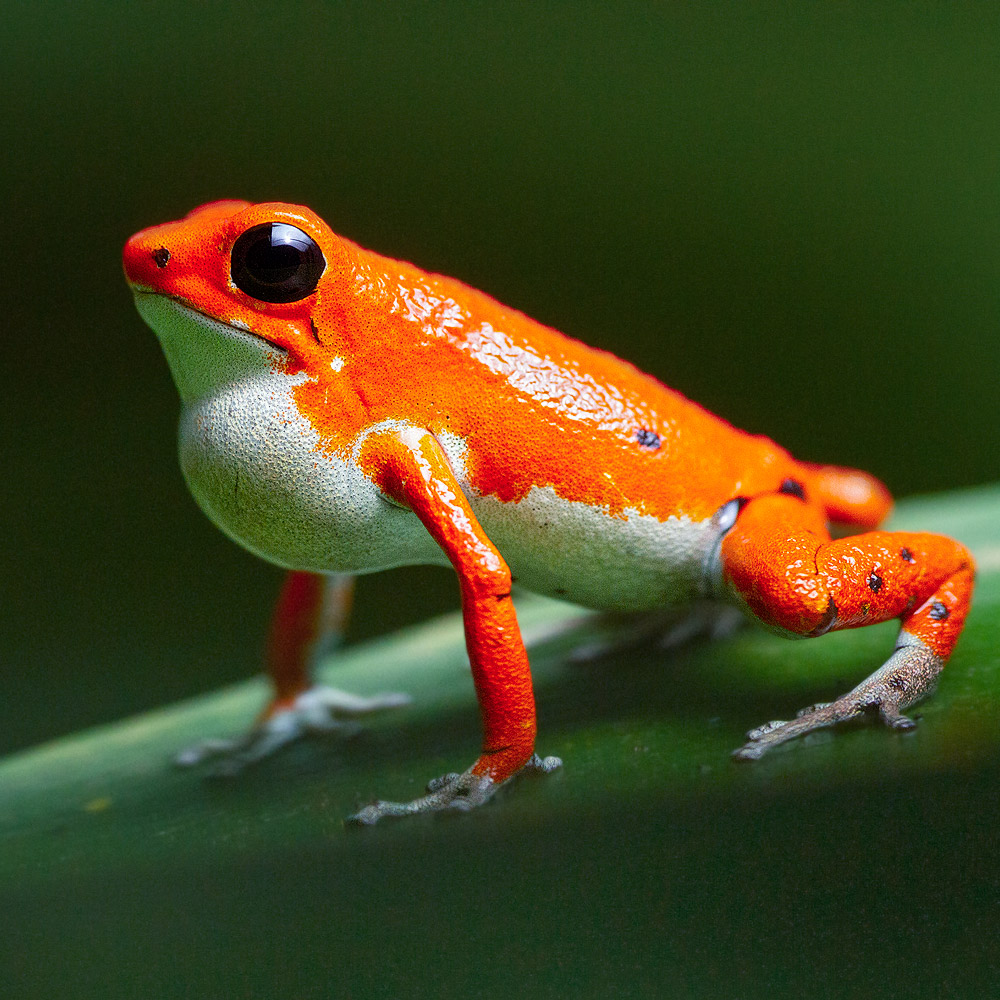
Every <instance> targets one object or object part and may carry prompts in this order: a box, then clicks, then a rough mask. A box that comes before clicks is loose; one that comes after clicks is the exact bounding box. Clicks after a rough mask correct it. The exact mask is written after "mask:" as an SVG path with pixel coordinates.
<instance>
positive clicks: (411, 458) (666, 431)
mask: <svg viewBox="0 0 1000 1000" xmlns="http://www.w3.org/2000/svg"><path fill="white" fill-rule="evenodd" d="M274 222H287V223H290V224H291V225H294V226H296V227H298V228H299V229H301V230H303V231H304V232H306V233H307V234H309V235H310V236H311V237H312V238H313V240H315V242H316V244H317V245H318V246H319V248H320V249H321V251H322V253H323V256H324V258H325V260H326V268H325V271H324V272H323V274H322V276H321V278H320V280H319V283H318V285H317V286H316V289H315V291H313V292H312V293H311V294H309V295H307V296H306V297H305V298H303V299H300V300H299V301H296V302H290V303H277V304H275V303H269V302H261V301H258V300H256V299H254V298H252V297H251V296H249V295H247V294H246V293H244V292H243V291H241V290H240V289H239V288H237V287H236V286H235V284H234V283H233V281H232V279H231V276H230V254H231V251H232V247H233V244H234V243H235V241H236V240H237V238H238V237H239V236H240V235H241V234H243V233H244V232H246V231H247V230H248V229H250V228H251V227H253V226H255V225H258V224H263V223H274ZM125 267H126V272H127V275H128V278H129V281H130V282H131V283H132V285H133V287H134V288H136V289H137V290H146V291H153V292H156V293H159V294H161V295H165V296H168V297H171V298H175V299H177V300H178V301H180V302H182V303H183V304H185V305H187V306H188V307H190V308H192V309H195V310H196V311H198V312H201V313H203V314H205V315H206V316H208V317H210V318H212V319H215V320H220V321H222V322H224V323H228V324H231V325H232V326H234V327H237V328H239V329H244V330H249V331H251V332H252V333H253V334H255V335H256V336H258V337H261V338H263V339H264V340H266V341H268V342H270V343H271V344H273V345H275V346H277V347H279V348H281V349H282V350H283V351H285V352H286V356H285V357H283V358H281V359H280V360H278V361H275V362H274V364H275V365H276V367H277V366H280V368H281V371H282V372H285V373H286V374H293V375H294V374H299V373H304V374H305V376H306V377H305V379H304V380H303V381H301V383H299V384H298V385H296V386H295V387H294V389H293V393H294V400H295V404H296V406H297V408H298V410H299V411H300V412H301V413H302V414H303V415H304V416H305V417H306V419H307V421H308V423H309V425H310V426H311V428H312V429H313V430H314V431H315V432H316V434H317V436H318V440H319V445H318V447H319V448H320V450H321V451H323V452H326V453H328V454H330V455H336V456H338V457H339V458H340V459H342V460H344V461H348V462H356V463H357V465H358V466H359V467H360V469H361V470H362V471H363V472H364V474H365V475H366V476H367V478H368V479H369V480H370V481H371V482H373V483H375V484H376V485H377V486H378V487H379V488H380V489H381V491H382V493H383V494H384V496H386V497H387V498H389V499H391V500H392V501H394V502H396V503H398V504H401V505H402V506H404V507H408V508H409V509H410V510H412V511H413V513H414V514H416V516H417V517H418V518H419V519H420V521H421V522H422V523H423V525H424V526H425V527H426V529H427V531H428V532H429V533H430V534H431V536H432V537H433V538H434V539H435V541H436V542H437V543H438V545H440V547H441V548H442V550H443V551H444V552H445V553H446V554H447V556H448V558H449V559H450V561H451V562H452V564H453V565H454V567H455V570H456V572H457V574H458V577H459V580H460V584H461V590H462V602H463V613H464V617H465V628H466V640H467V647H468V651H469V658H470V662H471V665H472V670H473V677H474V680H475V683H476V690H477V694H478V697H479V703H480V708H481V711H482V716H483V724H484V742H483V752H482V754H481V756H480V757H479V759H478V760H477V762H476V763H475V765H474V766H473V768H472V769H471V773H472V774H473V775H480V776H486V777H489V778H491V779H492V780H493V781H495V782H497V783H499V782H502V781H504V780H506V779H507V778H508V777H510V776H511V775H512V774H514V773H516V772H517V771H518V770H519V769H520V768H521V767H522V766H523V765H524V764H525V762H526V761H527V760H528V758H529V756H530V755H531V753H532V750H533V746H534V736H535V709H534V698H533V694H532V687H531V676H530V670H529V666H528V660H527V656H526V654H525V651H524V646H523V643H522V642H521V639H520V634H519V631H518V626H517V620H516V617H515V614H514V609H513V605H512V604H511V601H510V585H511V578H510V571H509V569H508V568H507V565H506V563H505V562H504V560H503V558H502V557H501V555H500V553H499V552H498V551H497V549H496V548H495V547H494V546H493V544H492V542H491V541H490V539H489V538H488V537H487V536H486V534H485V533H484V531H483V529H482V528H481V527H480V525H479V524H478V523H477V521H476V517H475V515H474V513H473V510H472V506H471V504H470V501H469V498H468V497H467V496H466V492H465V490H464V489H463V486H461V485H459V483H458V480H457V478H456V475H455V472H454V470H453V469H452V467H451V465H450V463H449V460H448V458H447V456H446V454H445V452H444V450H443V449H442V446H441V444H440V440H441V439H442V438H444V437H445V436H446V435H450V436H451V437H452V438H454V439H457V440H459V441H460V442H462V443H463V445H464V448H465V452H464V458H463V461H464V474H465V478H466V484H464V485H465V486H466V489H468V491H469V492H471V493H472V494H474V495H478V496H481V497H494V498H496V499H497V500H498V501H501V502H502V503H506V504H510V503H516V502H518V501H520V500H523V499H524V498H525V497H526V496H527V495H528V493H529V492H530V491H531V490H532V488H534V487H550V488H551V489H552V490H553V491H554V492H555V494H556V495H557V496H559V497H561V498H562V499H563V500H565V501H571V502H575V503H580V504H586V505H589V506H590V507H591V508H596V509H597V510H599V511H601V512H603V513H604V514H605V515H606V516H607V517H609V518H618V519H626V520H627V519H629V518H631V517H634V516H636V515H645V516H648V517H651V518H655V519H657V520H659V521H661V522H663V521H666V520H667V519H668V518H685V519H688V520H690V521H695V522H699V521H702V522H703V521H705V520H707V519H709V518H711V517H712V516H713V515H714V514H716V513H717V512H720V511H721V510H722V509H723V508H726V507H727V505H729V504H731V502H734V501H735V502H736V503H737V508H736V512H735V513H734V514H733V517H732V520H730V521H729V522H727V526H726V528H725V529H723V533H722V535H721V552H720V571H721V572H720V577H721V578H720V580H719V581H718V584H719V586H720V587H721V588H722V591H723V592H724V593H723V592H720V593H719V594H716V595H715V596H718V597H724V596H727V595H728V597H730V598H731V599H735V600H736V601H737V603H740V604H742V605H743V606H744V607H745V608H747V609H748V610H749V611H750V612H751V613H753V614H754V615H755V616H756V617H757V618H759V619H760V620H761V621H762V622H764V623H765V624H767V625H770V626H772V627H774V628H777V629H780V630H783V631H785V632H788V633H792V634H796V635H803V636H809V635H819V634H822V633H823V632H825V631H828V630H830V629H839V628H854V627H858V626H862V625H867V624H872V623H874V622H880V621H885V620H887V619H890V618H899V619H900V620H901V622H902V627H903V631H902V633H901V640H900V644H901V647H909V646H910V645H912V644H913V643H914V642H916V643H917V644H919V649H920V650H922V652H918V653H916V654H914V657H913V658H911V659H910V660H909V661H907V662H908V663H909V666H904V667H900V668H899V670H901V671H902V672H901V673H900V672H899V671H897V673H896V674H893V675H891V676H890V679H889V681H888V682H886V681H885V679H884V678H882V679H881V680H879V681H878V683H873V678H875V676H876V675H873V678H869V680H868V681H866V682H865V684H866V685H868V687H864V685H862V687H864V696H865V697H868V696H871V697H875V696H876V695H877V696H878V698H880V699H883V701H882V704H883V707H884V708H886V713H884V714H886V718H894V719H896V720H897V721H898V719H899V716H898V715H895V714H894V713H896V712H897V711H898V708H899V706H900V705H902V706H903V707H905V706H906V704H907V703H908V702H906V700H905V699H904V698H902V696H900V697H899V698H897V699H896V701H893V698H895V697H896V696H895V695H894V694H893V693H892V692H893V691H903V690H917V689H920V690H923V689H924V688H926V686H927V683H929V680H930V679H932V677H933V674H934V673H935V671H939V670H940V668H941V666H942V665H943V662H944V660H946V659H947V657H948V655H949V654H950V653H951V650H952V648H953V647H954V645H955V642H956V641H957V639H958V635H959V633H960V631H961V628H962V624H963V622H964V620H965V617H966V614H967V612H968V608H969V602H970V600H971V594H972V580H973V574H974V564H973V561H972V558H971V556H970V554H969V553H968V551H967V550H966V549H965V548H964V547H963V546H962V545H960V544H959V543H957V542H955V541H953V540H951V539H948V538H943V537H941V536H938V535H931V534H924V533H905V534H904V533H898V532H897V533H889V532H884V531H869V532H868V533H866V534H861V535H856V536H852V537H848V538H842V539H839V540H836V541H833V540H831V538H830V534H829V529H828V522H839V523H841V524H845V525H850V526H853V527H855V528H862V529H864V528H869V529H870V528H875V527H877V525H878V524H879V523H880V522H881V521H882V520H883V519H884V518H885V517H886V516H887V514H888V512H889V510H890V508H891V498H890V496H889V493H888V491H887V490H886V489H885V487H884V486H882V484H881V483H879V482H878V481H877V480H876V479H874V478H873V477H871V476H869V475H868V474H867V473H863V472H859V471H856V470H850V469H841V468H838V467H835V466H819V465H811V464H806V463H802V462H798V461H796V460H795V459H793V458H792V457H791V456H790V455H789V454H788V453H787V452H786V451H785V450H783V449H782V448H780V447H779V446H778V445H776V444H774V443H773V442H772V441H770V440H768V439H766V438H763V437H755V436H752V435H749V434H746V433H744V432H742V431H739V430H737V429H736V428H734V427H732V426H730V425H729V424H728V423H726V422H725V421H723V420H721V419H720V418H718V417H715V416H713V415H712V414H710V413H708V412H707V411H705V410H704V409H702V408H701V407H699V406H697V405H696V404H694V403H692V402H690V401H689V400H687V399H685V398H684V397H683V396H681V395H680V394H678V393H676V392H674V391H673V390H671V389H669V388H667V387H666V386H664V385H662V384H661V383H660V382H658V381H657V380H656V379H654V378H652V377H650V376H648V375H645V374H643V373H642V372H640V371H638V370H637V369H636V368H634V367H633V366H632V365H630V364H628V363H627V362H624V361H621V360H620V359H618V358H616V357H614V356H613V355H611V354H608V353H605V352H602V351H598V350H595V349H593V348H590V347H587V346H586V345H584V344H581V343H579V342H578V341H575V340H572V339H571V338H569V337H566V336H565V335H563V334H561V333H559V332H558V331H556V330H553V329H551V328H549V327H546V326H544V325H542V324H540V323H537V322H535V321H534V320H532V319H530V318H529V317H527V316H525V315H524V314H522V313H520V312H517V311H516V310H513V309H510V308H508V307H506V306H503V305H501V304H500V303H498V302H497V301H495V300H494V299H492V298H490V297H489V296H488V295H486V294H484V293H482V292H479V291H476V290H475V289H472V288H470V287H468V286H466V285H464V284H462V283H461V282H459V281H457V280H455V279H453V278H447V277H443V276H441V275H436V274H430V273H428V272H425V271H423V270H421V269H420V268H418V267H415V266H414V265H412V264H408V263H404V262H401V261H397V260H392V259H389V258H386V257H382V256H380V255H378V254H375V253H373V252H371V251H368V250H364V249H362V248H361V247H359V246H357V245H356V244H354V243H352V242H350V241H349V240H346V239H343V238H342V237H339V236H337V235H336V234H335V233H334V232H332V230H331V229H330V228H329V227H328V226H327V225H326V223H324V222H323V221H322V220H321V219H320V218H319V217H318V216H317V215H315V213H313V212H312V211H310V210H309V209H307V208H303V207H300V206H294V205H287V204H283V203H266V204H260V205H251V204H249V203H248V202H238V201H229V202H215V203H212V204H209V205H205V206H202V207H200V208H198V209H195V210H194V211H193V212H191V213H190V214H189V215H188V216H186V217H185V218H184V219H182V220H180V221H179V222H174V223H167V224H164V225H160V226H155V227H152V228H150V229H146V230H143V231H142V232H140V233H138V234H136V236H134V237H132V239H131V240H130V241H129V242H128V244H127V246H126V249H125ZM401 428H407V429H405V430H404V429H401ZM364 432H368V433H367V436H364ZM362 439H363V443H362V446H361V448H360V449H358V451H357V454H355V453H354V452H355V445H356V444H357V442H358V441H359V440H362ZM539 558H544V553H539ZM595 573H600V567H595ZM321 604H322V588H321V587H319V586H318V585H317V583H316V580H315V578H311V577H310V575H309V574H306V573H297V572H293V573H292V574H291V577H290V579H289V582H288V585H287V586H286V590H285V593H284V596H283V598H282V603H281V605H280V606H279V615H278V617H277V619H276V624H275V628H274V631H273V634H272V641H271V647H272V662H271V672H272V676H273V678H274V681H275V698H274V701H273V702H272V705H271V706H270V708H269V709H268V710H267V711H266V712H265V717H266V716H268V715H271V714H273V713H274V712H276V711H281V710H283V709H284V708H286V707H287V706H288V705H289V704H290V703H291V702H293V701H294V698H295V696H296V695H297V694H298V693H300V692H301V691H302V690H304V689H305V688H306V687H307V686H308V684H309V677H308V671H307V666H306V664H305V657H304V656H303V655H302V650H303V648H304V646H305V645H306V644H308V643H310V642H312V641H313V639H314V638H315V635H316V629H315V628H314V627H313V625H314V623H313V622H312V620H311V616H312V615H313V614H316V613H318V610H317V609H319V607H320V605H321ZM914 648H916V647H914ZM904 653H905V649H904ZM906 655H909V654H906ZM928 656H930V657H931V659H930V660H928V659H927V657H928ZM921 657H923V658H922V659H921ZM934 658H936V659H934ZM905 659H906V657H905V656H904V660H905ZM890 662H894V661H890ZM894 669H895V668H894ZM907 670H909V671H910V673H907V672H906V671H907ZM921 670H923V673H922V674H921V673H920V671H921ZM886 684H888V687H886ZM857 690H859V691H860V690H861V688H859V689H857ZM887 692H888V693H887ZM845 697H847V696H845ZM838 704H839V701H838ZM886 706H888V707H886ZM856 707H857V706H855V708H856ZM850 711H854V709H850ZM845 712H846V710H845ZM839 717H840V718H848V717H851V716H850V714H849V712H846V714H842V715H841V716H839ZM904 721H905V720H904ZM823 724H826V723H823ZM890 724H893V725H896V722H892V723H890ZM800 729H801V727H800ZM756 738H758V737H751V739H756ZM748 745H749V744H748ZM744 749H746V748H744ZM751 755H752V754H751Z"/></svg>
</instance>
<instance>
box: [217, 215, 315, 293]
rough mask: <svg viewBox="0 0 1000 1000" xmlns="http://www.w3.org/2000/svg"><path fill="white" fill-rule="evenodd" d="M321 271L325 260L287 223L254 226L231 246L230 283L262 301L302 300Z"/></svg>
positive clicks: (313, 245)
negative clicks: (231, 278) (231, 277)
mask: <svg viewBox="0 0 1000 1000" xmlns="http://www.w3.org/2000/svg"><path fill="white" fill-rule="evenodd" d="M324 270H326V258H325V257H324V256H323V251H322V250H320V248H319V247H318V246H317V245H316V242H315V241H314V240H313V238H312V237H311V236H308V235H306V233H304V232H302V230H301V229H296V228H295V226H290V225H288V223H287V222H266V223H264V224H263V225H261V226H253V227H251V228H250V229H248V230H247V231H246V232H245V233H244V234H243V235H242V236H241V237H240V238H239V239H238V240H237V241H236V242H235V243H234V244H233V252H232V258H231V273H232V276H233V284H234V285H236V287H237V288H238V289H239V290H240V291H241V292H246V294H247V295H249V296H251V297H252V298H255V299H260V300H261V301H262V302H296V301H298V300H299V299H304V298H305V297H306V296H307V295H310V294H312V292H313V291H314V290H315V288H316V285H317V284H318V283H319V279H320V277H321V276H322V274H323V271H324Z"/></svg>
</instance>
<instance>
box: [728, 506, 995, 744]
mask: <svg viewBox="0 0 1000 1000" xmlns="http://www.w3.org/2000/svg"><path fill="white" fill-rule="evenodd" d="M721 568H722V583H723V586H724V588H725V589H726V590H728V592H729V593H730V595H731V596H732V597H733V598H734V599H735V600H736V602H737V603H738V604H740V605H742V606H743V607H745V608H747V609H748V610H749V611H750V612H751V613H752V614H753V615H754V616H756V617H757V618H758V619H760V621H761V622H763V623H764V624H765V625H768V626H770V627H772V628H775V629H777V630H779V631H784V632H786V633H791V634H792V635H796V636H802V637H810V636H819V635H822V634H823V633H825V632H828V631H831V630H833V629H842V628H858V627H860V626H863V625H870V624H874V623H876V622H882V621H887V620H889V619H891V618H899V619H900V621H901V626H902V627H901V629H900V632H899V637H898V639H897V641H896V650H895V652H894V653H893V655H892V656H891V657H890V658H889V659H888V660H887V661H886V663H885V664H884V665H883V666H882V667H881V668H880V669H878V670H876V671H875V672H874V673H873V674H872V675H871V676H870V677H868V678H867V679H866V680H864V681H862V682H861V684H859V685H858V686H857V687H856V688H854V689H853V690H852V691H850V692H848V693H847V694H845V695H843V696H842V697H840V698H838V699H837V700H836V701H834V702H832V703H830V704H828V705H814V706H812V707H811V708H807V709H804V710H803V711H802V712H801V713H799V716H798V717H797V718H796V719H793V720H791V721H790V722H771V723H768V724H767V725H764V726H761V727H760V728H758V729H755V730H753V731H752V732H750V733H749V734H748V737H749V742H748V743H747V744H746V745H745V746H744V747H742V748H741V749H739V750H737V751H736V754H735V756H737V757H738V758H740V759H743V760H752V759H755V758H757V757H760V756H761V755H762V754H763V753H765V752H766V751H767V750H769V749H770V748H771V747H773V746H776V745H777V744H779V743H784V742H785V741H786V740H790V739H793V738H795V737H797V736H801V735H803V734H805V733H808V732H811V731H812V730H814V729H819V728H822V727H824V726H832V725H835V724H837V723H839V722H845V721H848V720H851V719H859V718H863V717H871V718H875V719H880V720H881V721H882V722H884V723H885V724H887V725H889V726H891V727H892V728H894V729H908V728H911V727H912V726H913V725H914V723H913V721H912V720H911V719H908V718H907V717H906V716H905V715H903V714H902V713H903V711H904V710H905V709H906V708H908V707H909V706H910V705H912V704H914V703H915V702H916V701H918V700H919V699H920V698H922V697H923V696H924V695H926V694H928V693H929V692H930V690H931V689H932V688H933V686H934V683H935V681H936V678H937V675H938V674H939V673H940V672H941V670H942V668H943V667H944V664H945V662H946V661H947V659H948V656H949V655H950V654H951V651H952V649H953V648H954V646H955V643H956V641H957V640H958V636H959V633H960V632H961V630H962V625H963V623H964V621H965V617H966V614H967V613H968V610H969V602H970V600H971V598H972V582H973V575H974V571H975V567H974V563H973V560H972V556H971V555H970V554H969V552H968V550H967V549H966V548H965V547H964V546H963V545H961V544H959V543H958V542H956V541H953V540H952V539H950V538H945V537H943V536H941V535H931V534H924V533H919V534H918V533H909V532H905V533H904V532H886V531H872V532H868V533H866V534H861V535H854V536H851V537H848V538H841V539H838V540H836V541H833V540H831V539H830V536H829V533H828V531H827V528H826V523H825V520H824V512H823V511H822V510H819V509H817V508H816V507H814V506H812V505H810V504H806V503H803V502H802V500H801V499H799V498H797V497H794V496H790V495H771V496H764V497H759V498H757V499H755V500H752V501H750V502H749V503H747V504H746V505H745V506H744V508H743V509H742V511H741V512H740V514H739V517H738V519H737V521H736V523H735V525H734V526H733V528H732V529H731V530H730V532H729V533H728V534H727V535H726V536H725V538H724V539H723V542H722V550H721Z"/></svg>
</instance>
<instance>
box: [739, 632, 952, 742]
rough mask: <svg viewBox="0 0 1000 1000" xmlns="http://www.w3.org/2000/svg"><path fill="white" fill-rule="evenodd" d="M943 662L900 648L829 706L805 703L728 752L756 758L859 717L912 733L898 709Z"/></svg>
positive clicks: (913, 647) (925, 688)
mask: <svg viewBox="0 0 1000 1000" xmlns="http://www.w3.org/2000/svg"><path fill="white" fill-rule="evenodd" d="M943 666H944V660H943V659H942V658H941V657H940V656H937V655H935V654H934V653H933V652H931V650H929V649H928V648H927V647H926V646H924V645H923V644H922V643H914V644H910V645H905V646H901V647H900V648H899V649H897V650H896V652H895V653H893V655H892V656H891V657H890V658H889V659H888V660H887V661H886V662H885V664H884V665H883V666H882V667H881V668H879V669H878V670H876V671H875V673H873V674H872V675H871V676H870V677H868V678H867V679H866V680H864V681H862V682H861V683H860V684H859V685H858V686H857V687H856V688H855V689H854V690H853V691H849V692H848V693H847V694H845V695H843V696H841V697H840V698H838V699H837V700H836V701H832V702H830V703H829V704H820V705H811V706H810V707H809V708H804V709H802V711H801V712H799V714H798V715H797V716H796V717H795V718H794V719H792V720H790V721H789V722H780V721H775V722H768V723H766V724H765V725H763V726H759V727H758V728H757V729H751V730H750V732H749V733H747V740H748V742H747V743H746V744H744V745H743V746H742V747H740V748H739V750H735V751H734V752H733V756H734V757H735V758H736V759H737V760H757V759H758V758H759V757H762V756H763V755H764V754H765V753H767V751H768V750H770V749H771V748H772V747H775V746H777V745H778V744H779V743H785V742H787V741H788V740H793V739H795V738H796V737H798V736H804V735H805V734H806V733H811V732H812V731H813V730H815V729H824V728H826V727H828V726H835V725H837V724H838V723H841V722H852V721H856V720H862V719H872V720H875V721H880V722H882V723H883V724H885V725H887V726H889V727H890V728H891V729H900V730H905V729H913V727H914V726H916V722H914V720H913V719H911V718H909V717H908V716H906V715H903V713H902V709H904V708H906V707H907V706H909V705H912V704H913V703H914V702H916V701H918V700H919V699H920V698H922V697H924V696H925V695H926V694H928V693H929V692H930V691H931V689H932V688H933V686H934V682H935V680H936V678H937V675H938V674H939V673H940V672H941V668H942V667H943Z"/></svg>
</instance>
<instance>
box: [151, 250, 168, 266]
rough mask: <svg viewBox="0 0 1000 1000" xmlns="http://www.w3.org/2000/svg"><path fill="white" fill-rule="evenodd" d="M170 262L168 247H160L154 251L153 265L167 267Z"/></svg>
mask: <svg viewBox="0 0 1000 1000" xmlns="http://www.w3.org/2000/svg"><path fill="white" fill-rule="evenodd" d="M168 260H170V251H169V250H168V249H167V248H166V247H158V248H157V249H156V250H154V251H153V263H154V264H156V266H157V267H166V266H167V261H168Z"/></svg>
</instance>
